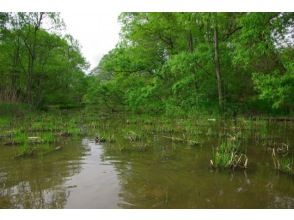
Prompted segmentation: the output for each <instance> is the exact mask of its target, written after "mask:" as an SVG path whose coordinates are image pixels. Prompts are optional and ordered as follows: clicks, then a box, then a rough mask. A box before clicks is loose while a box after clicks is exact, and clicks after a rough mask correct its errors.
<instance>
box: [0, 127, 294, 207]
mask: <svg viewBox="0 0 294 220" xmlns="http://www.w3.org/2000/svg"><path fill="white" fill-rule="evenodd" d="M115 126H116V127H114V128H111V127H109V128H108V129H112V131H118V130H120V127H119V126H117V124H115ZM205 129H207V128H205ZM133 130H134V129H133ZM292 131H293V129H292ZM289 132H290V131H289ZM210 133H215V134H216V135H215V136H207V135H203V139H202V140H201V146H197V147H189V146H187V145H185V144H184V143H175V142H172V141H171V140H169V139H165V138H163V137H162V136H160V135H154V134H151V135H150V138H148V140H149V139H150V140H151V139H152V141H150V142H148V144H149V145H150V148H152V150H151V151H145V152H136V151H123V152H121V151H119V150H117V149H118V148H117V147H118V145H119V146H123V145H125V144H129V143H128V142H127V141H117V142H115V143H113V144H104V145H103V146H102V145H99V144H95V142H94V140H92V139H91V138H90V139H89V138H84V139H82V140H70V139H67V141H64V143H61V146H63V149H62V151H59V152H55V153H52V154H49V155H47V156H44V157H43V158H33V159H32V158H28V159H21V160H14V159H12V158H13V156H14V155H15V154H16V150H17V149H16V148H14V147H7V146H0V151H1V153H0V208H294V184H293V181H294V178H293V177H289V176H287V175H283V174H280V175H279V174H277V173H276V172H275V171H274V170H273V167H272V161H271V157H270V156H269V155H268V154H267V153H266V152H265V151H263V150H261V149H260V144H259V142H257V141H256V135H251V133H250V138H249V140H248V141H247V142H246V144H247V145H248V146H249V147H248V157H249V158H250V161H249V164H250V166H249V169H248V170H247V171H246V172H243V171H238V172H231V171H226V170H222V171H217V170H216V171H212V170H211V169H210V167H209V159H210V157H211V151H212V146H215V145H216V144H217V143H218V141H219V139H218V138H219V137H218V136H217V132H216V130H214V129H211V132H210ZM279 135H280V134H279ZM281 135H282V134H281ZM283 135H284V134H283ZM285 137H287V138H288V139H287V141H288V143H293V142H294V140H293V137H291V136H289V135H285ZM291 138H292V139H291ZM125 149H127V148H125Z"/></svg>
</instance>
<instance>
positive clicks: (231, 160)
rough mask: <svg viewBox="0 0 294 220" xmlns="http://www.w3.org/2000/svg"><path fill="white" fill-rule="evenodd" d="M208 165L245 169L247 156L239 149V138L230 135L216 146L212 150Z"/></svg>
mask: <svg viewBox="0 0 294 220" xmlns="http://www.w3.org/2000/svg"><path fill="white" fill-rule="evenodd" d="M210 165H211V167H213V168H230V169H237V168H239V169H246V168H247V165H248V157H247V155H246V154H245V153H244V152H242V151H241V148H240V140H239V138H238V137H236V136H230V137H229V138H228V139H227V140H226V141H225V142H223V143H222V144H221V145H220V146H218V147H217V148H216V149H215V150H214V151H213V156H212V159H211V160H210Z"/></svg>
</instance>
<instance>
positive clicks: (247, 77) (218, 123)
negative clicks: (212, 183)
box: [0, 12, 294, 174]
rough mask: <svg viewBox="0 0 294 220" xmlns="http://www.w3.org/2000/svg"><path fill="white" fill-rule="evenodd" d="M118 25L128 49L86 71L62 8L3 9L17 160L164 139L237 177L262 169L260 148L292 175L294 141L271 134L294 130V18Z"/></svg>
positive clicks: (205, 16)
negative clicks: (73, 142)
mask: <svg viewBox="0 0 294 220" xmlns="http://www.w3.org/2000/svg"><path fill="white" fill-rule="evenodd" d="M119 21H120V23H121V34H120V41H119V43H118V44H117V46H116V47H115V48H114V49H113V50H111V51H109V52H108V54H106V55H105V56H104V57H103V58H102V59H101V61H100V62H99V64H98V65H97V67H96V68H94V69H93V70H91V72H90V74H86V73H87V71H88V67H89V65H88V63H87V62H86V60H85V59H84V57H83V55H82V54H81V51H80V46H79V44H78V42H77V41H76V40H75V39H74V38H73V37H72V36H70V35H67V34H65V33H64V31H65V29H64V23H63V21H62V19H61V17H60V14H59V13H43V12H40V13H37V12H34V13H4V12H1V13H0V50H1V53H0V88H1V90H0V128H1V133H0V143H1V145H6V146H7V147H10V146H12V147H13V146H15V147H17V148H18V149H19V151H18V154H17V155H16V157H17V158H19V157H23V156H33V155H39V154H41V155H43V154H46V153H48V152H52V151H57V150H60V149H62V142H63V141H65V140H66V138H69V137H70V138H71V139H73V138H76V137H79V136H86V135H87V136H90V137H93V139H94V140H95V142H96V143H97V144H104V145H105V147H106V148H107V149H108V150H114V151H119V152H126V153H130V152H149V151H152V150H156V149H155V148H156V146H155V145H156V144H155V143H156V142H157V141H158V140H161V139H163V140H164V141H165V142H168V143H169V144H170V145H171V146H174V145H183V146H185V147H187V149H191V148H202V147H203V146H204V145H205V146H206V147H207V143H209V145H210V147H209V149H210V148H211V147H212V148H213V152H212V155H211V158H210V159H211V160H210V165H211V166H212V167H213V168H219V169H222V168H228V169H233V170H235V169H245V168H247V167H250V165H251V163H254V161H252V160H251V159H250V153H248V151H249V150H248V146H249V145H250V141H254V142H255V143H258V144H259V145H260V148H261V149H260V150H264V151H265V152H267V153H268V152H272V159H273V164H274V168H275V169H277V170H280V171H282V172H286V173H288V174H293V160H292V159H291V157H290V156H291V149H292V146H291V143H288V142H289V141H288V140H287V139H286V138H285V137H284V136H283V138H284V139H283V140H281V139H279V138H277V137H276V135H275V133H274V132H272V129H270V126H271V124H272V123H271V122H272V121H271V120H275V119H277V120H278V119H279V120H281V121H282V123H285V124H284V125H285V127H284V128H283V129H284V130H283V131H286V130H287V120H290V122H289V123H293V121H291V120H293V119H292V118H290V117H291V116H292V115H293V110H294V108H293V107H294V96H293V94H294V66H293V58H294V49H293V36H292V35H291V34H290V33H291V31H293V30H292V29H293V25H294V14H293V13H122V14H121V15H120V16H119ZM47 26H48V27H47ZM114 120H116V121H118V122H120V123H121V124H119V125H117V123H116V122H115V121H114ZM275 129H277V128H275ZM277 132H280V131H277ZM94 137H96V138H94ZM212 140H217V141H212ZM287 141H288V142H287ZM277 146H278V147H277ZM285 146H287V147H285ZM1 147H2V146H1ZM161 147H162V149H163V150H162V152H163V151H165V150H164V149H166V146H161ZM268 149H270V150H268ZM165 152H167V151H165ZM163 154H165V153H163ZM268 157H269V158H270V154H269V155H268ZM207 165H209V160H208V161H207Z"/></svg>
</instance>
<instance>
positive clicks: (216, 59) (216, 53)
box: [214, 25, 223, 111]
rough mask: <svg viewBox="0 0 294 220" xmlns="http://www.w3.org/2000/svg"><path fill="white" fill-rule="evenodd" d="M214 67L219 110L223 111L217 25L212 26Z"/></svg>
mask: <svg viewBox="0 0 294 220" xmlns="http://www.w3.org/2000/svg"><path fill="white" fill-rule="evenodd" d="M214 65H215V74H216V79H217V91H218V103H219V107H220V110H221V111H222V110H223V94H222V80H221V72H220V62H219V45H218V28H217V25H215V26H214Z"/></svg>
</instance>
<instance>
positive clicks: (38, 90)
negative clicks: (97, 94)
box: [0, 12, 88, 108]
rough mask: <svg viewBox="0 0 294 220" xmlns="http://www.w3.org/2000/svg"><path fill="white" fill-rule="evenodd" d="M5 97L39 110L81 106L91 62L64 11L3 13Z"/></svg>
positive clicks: (0, 69) (0, 84)
mask: <svg viewBox="0 0 294 220" xmlns="http://www.w3.org/2000/svg"><path fill="white" fill-rule="evenodd" d="M0 28H1V29H0V51H1V53H0V88H1V90H0V100H1V102H14V103H26V104H29V105H31V106H34V107H37V108H43V107H45V106H48V105H52V104H63V105H76V104H78V103H80V102H81V100H82V97H83V95H84V94H85V92H86V88H87V87H86V83H87V82H86V76H85V69H86V68H87V66H88V64H87V62H86V61H85V59H84V57H83V56H82V54H81V52H80V49H79V45H78V43H77V41H76V40H74V38H73V37H72V36H70V35H64V36H62V34H61V31H62V30H63V29H64V23H63V21H62V19H61V18H60V15H59V13H43V12H40V13H37V12H34V13H0Z"/></svg>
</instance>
